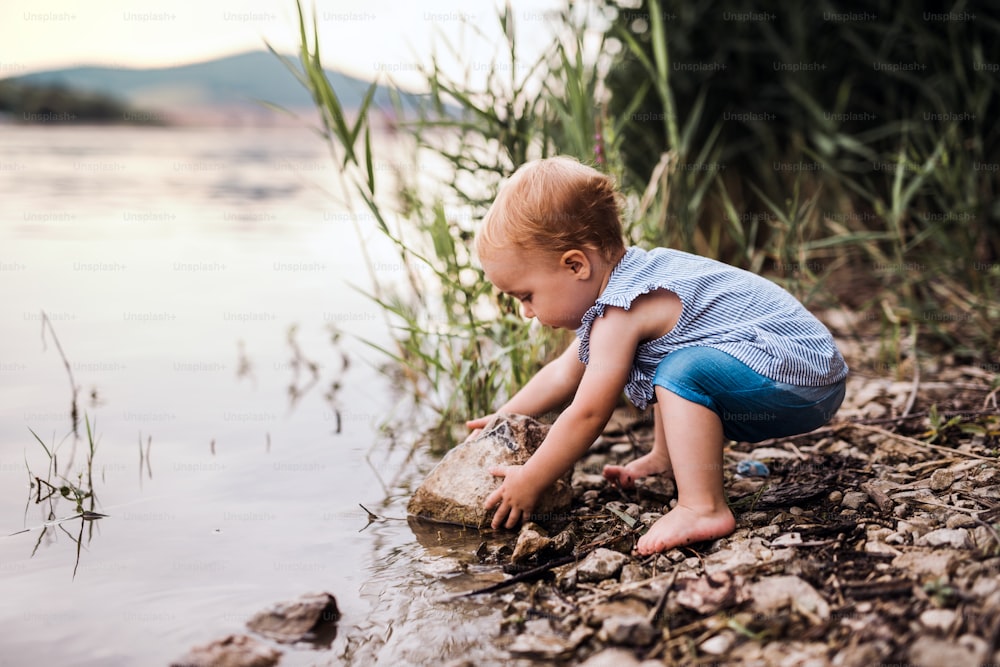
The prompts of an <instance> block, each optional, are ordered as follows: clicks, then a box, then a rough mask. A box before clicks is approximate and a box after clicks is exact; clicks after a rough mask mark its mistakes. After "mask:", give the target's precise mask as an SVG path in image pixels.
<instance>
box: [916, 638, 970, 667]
mask: <svg viewBox="0 0 1000 667" xmlns="http://www.w3.org/2000/svg"><path fill="white" fill-rule="evenodd" d="M963 640H965V641H963ZM970 640H976V641H970ZM982 644H985V642H983V640H981V639H979V638H978V637H972V636H970V635H964V636H962V637H959V639H958V641H957V642H955V641H949V640H946V639H937V638H935V637H927V636H923V637H918V638H917V640H916V641H915V642H913V644H912V645H911V646H910V660H911V661H912V662H913V663H915V664H919V665H926V666H927V667H978V665H980V664H981V663H982V662H983V661H984V660H985V658H986V653H987V651H988V649H987V648H986V647H985V646H982Z"/></svg>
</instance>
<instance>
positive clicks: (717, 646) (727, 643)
mask: <svg viewBox="0 0 1000 667" xmlns="http://www.w3.org/2000/svg"><path fill="white" fill-rule="evenodd" d="M732 647H733V635H732V633H731V632H723V633H720V634H717V635H715V636H714V637H709V638H708V639H706V640H705V641H703V642H702V643H701V644H700V645H699V646H698V648H699V649H701V650H702V652H703V653H707V654H709V655H723V654H725V653H728V652H729V649H731V648H732Z"/></svg>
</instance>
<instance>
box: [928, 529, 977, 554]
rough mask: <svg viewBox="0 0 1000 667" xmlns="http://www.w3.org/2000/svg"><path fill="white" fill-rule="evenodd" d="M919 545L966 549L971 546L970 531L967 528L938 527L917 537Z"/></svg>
mask: <svg viewBox="0 0 1000 667" xmlns="http://www.w3.org/2000/svg"><path fill="white" fill-rule="evenodd" d="M916 545H917V546H919V547H952V548H955V549H964V548H967V547H968V546H969V531H968V530H966V529H965V528H938V529H937V530H932V531H931V532H929V533H927V534H926V535H923V536H921V537H918V538H917V541H916Z"/></svg>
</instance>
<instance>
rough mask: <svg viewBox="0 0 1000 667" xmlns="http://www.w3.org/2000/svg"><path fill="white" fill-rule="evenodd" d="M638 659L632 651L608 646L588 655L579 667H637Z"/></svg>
mask: <svg viewBox="0 0 1000 667" xmlns="http://www.w3.org/2000/svg"><path fill="white" fill-rule="evenodd" d="M638 664H639V660H638V659H637V658H636V657H635V654H633V653H632V651H626V650H625V649H622V648H608V649H604V650H603V651H601V652H600V653H595V654H594V655H592V656H590V658H588V659H587V661H586V662H584V663H582V664H581V665H580V667H637V665H638Z"/></svg>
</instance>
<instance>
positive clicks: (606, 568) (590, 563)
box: [576, 548, 629, 582]
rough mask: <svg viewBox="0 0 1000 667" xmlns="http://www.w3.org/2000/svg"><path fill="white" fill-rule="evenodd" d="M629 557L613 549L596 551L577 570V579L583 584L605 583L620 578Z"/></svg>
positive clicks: (588, 555)
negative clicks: (607, 580) (619, 574)
mask: <svg viewBox="0 0 1000 667" xmlns="http://www.w3.org/2000/svg"><path fill="white" fill-rule="evenodd" d="M628 560H629V557H628V556H626V555H625V554H622V553H618V552H617V551H612V550H611V549H604V548H600V549H594V550H593V551H591V552H590V553H589V554H587V557H586V558H584V559H583V562H582V563H580V565H579V567H577V568H576V573H577V578H578V580H579V581H583V582H588V581H589V582H593V581H604V580H605V579H611V578H614V577H617V576H618V573H619V572H621V571H622V567H624V565H625V563H627V562H628Z"/></svg>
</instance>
